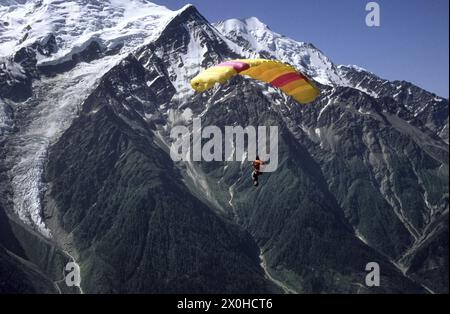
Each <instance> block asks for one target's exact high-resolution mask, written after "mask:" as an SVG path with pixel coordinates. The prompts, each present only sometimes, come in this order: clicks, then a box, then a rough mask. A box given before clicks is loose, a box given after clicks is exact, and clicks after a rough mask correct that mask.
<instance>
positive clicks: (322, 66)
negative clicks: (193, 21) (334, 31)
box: [214, 17, 346, 85]
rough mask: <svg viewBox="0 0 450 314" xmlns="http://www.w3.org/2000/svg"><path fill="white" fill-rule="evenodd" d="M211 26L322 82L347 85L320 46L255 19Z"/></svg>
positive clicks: (248, 46) (225, 22) (251, 48)
mask: <svg viewBox="0 0 450 314" xmlns="http://www.w3.org/2000/svg"><path fill="white" fill-rule="evenodd" d="M214 26H215V27H216V28H217V29H218V30H219V31H220V32H221V33H222V34H224V35H225V36H226V37H227V38H228V39H230V40H233V41H235V42H236V43H238V44H239V45H240V46H241V47H245V48H247V49H249V50H253V51H256V52H258V53H260V54H261V55H262V56H265V57H271V58H276V59H280V60H282V61H284V62H287V63H289V64H292V65H293V66H295V67H297V68H298V69H300V70H302V71H303V72H305V73H307V74H308V75H309V76H310V77H311V78H313V79H315V80H316V81H318V82H319V83H321V84H325V85H346V82H345V80H343V79H342V78H341V76H340V75H339V71H338V69H337V67H336V66H335V65H334V64H333V63H332V62H331V60H330V59H328V58H327V57H326V56H325V55H324V54H323V53H322V52H321V51H320V50H319V49H317V48H315V47H314V46H313V45H311V44H309V43H305V42H301V41H296V40H293V39H291V38H288V37H286V36H283V35H281V34H279V33H277V32H274V31H272V30H270V29H269V28H268V27H267V26H266V25H265V24H264V23H262V22H261V21H260V20H258V19H257V18H254V17H251V18H247V19H242V20H238V19H229V20H225V21H221V22H218V23H216V24H214Z"/></svg>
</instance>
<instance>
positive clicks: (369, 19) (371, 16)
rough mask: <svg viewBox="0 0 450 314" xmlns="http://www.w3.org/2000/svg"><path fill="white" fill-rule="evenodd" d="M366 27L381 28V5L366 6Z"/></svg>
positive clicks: (371, 4)
mask: <svg viewBox="0 0 450 314" xmlns="http://www.w3.org/2000/svg"><path fill="white" fill-rule="evenodd" d="M366 11H369V13H367V15H366V25H367V26H369V27H379V26H380V25H381V24H380V5H379V4H378V3H377V2H374V1H372V2H368V3H367V4H366Z"/></svg>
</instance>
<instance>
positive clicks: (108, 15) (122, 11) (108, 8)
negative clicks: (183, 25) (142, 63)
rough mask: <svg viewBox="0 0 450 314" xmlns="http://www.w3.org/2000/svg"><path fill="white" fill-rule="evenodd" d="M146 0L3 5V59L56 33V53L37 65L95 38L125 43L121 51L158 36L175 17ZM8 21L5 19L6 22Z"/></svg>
mask: <svg viewBox="0 0 450 314" xmlns="http://www.w3.org/2000/svg"><path fill="white" fill-rule="evenodd" d="M189 7H190V5H187V6H185V7H183V8H182V9H180V10H179V11H171V10H169V9H167V8H166V7H164V6H159V5H156V4H153V3H150V2H148V1H143V0H130V1H119V0H105V1H89V0H71V1H62V0H36V1H28V2H25V3H24V4H21V3H16V4H10V5H8V6H1V7H0V20H2V21H4V22H3V25H2V28H1V29H0V57H1V56H9V55H12V54H13V53H14V52H15V51H18V50H19V49H20V48H22V47H27V46H30V45H32V44H34V43H41V44H45V43H46V41H47V40H48V38H49V36H50V35H53V36H54V37H55V41H56V51H55V52H54V53H52V54H50V55H42V54H39V55H38V56H37V59H38V64H39V65H47V64H55V63H60V62H64V61H66V60H68V59H70V58H71V56H72V55H73V54H75V53H78V52H80V51H82V50H83V49H84V48H85V47H87V46H88V45H89V44H90V43H92V42H93V41H95V42H97V43H98V44H99V45H100V46H101V47H104V48H105V49H113V48H115V47H116V46H117V45H119V44H120V45H123V48H122V50H123V52H128V51H131V50H132V49H133V48H135V47H137V46H138V45H140V44H144V43H145V42H148V41H151V40H153V39H155V38H156V37H157V36H158V35H159V33H160V32H161V31H162V30H163V29H164V26H165V25H166V24H167V23H168V22H169V21H170V20H171V19H173V18H174V17H175V16H177V15H178V14H180V12H183V11H184V10H186V9H188V8H189ZM5 22H6V23H5Z"/></svg>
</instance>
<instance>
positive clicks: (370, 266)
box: [366, 262, 380, 287]
mask: <svg viewBox="0 0 450 314" xmlns="http://www.w3.org/2000/svg"><path fill="white" fill-rule="evenodd" d="M366 271H368V272H369V273H368V274H367V275H366V286H367V287H379V286H380V265H379V264H378V263H377V262H370V263H367V265H366Z"/></svg>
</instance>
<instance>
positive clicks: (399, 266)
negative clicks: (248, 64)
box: [0, 0, 448, 293]
mask: <svg viewBox="0 0 450 314" xmlns="http://www.w3.org/2000/svg"><path fill="white" fill-rule="evenodd" d="M0 4H1V6H0V16H1V17H2V19H1V20H2V21H6V23H5V22H3V25H1V26H0V147H1V150H0V154H1V155H2V158H1V159H0V178H1V179H0V224H2V228H1V230H2V233H4V235H3V234H2V237H1V239H2V240H1V241H0V265H1V266H2V267H1V268H0V269H6V270H7V269H13V270H14V271H7V272H5V271H3V272H2V273H0V291H1V292H53V293H58V292H62V293H64V292H76V293H78V292H85V293H135V292H141V293H177V292H178V293H179V292H184V293H214V292H216V293H427V292H436V293H448V100H447V99H443V98H441V97H438V96H436V95H434V94H432V93H429V92H427V91H425V90H423V89H420V88H419V87H417V86H414V85H413V84H411V83H408V82H404V81H393V82H390V81H387V80H384V79H382V78H379V77H377V76H376V75H375V74H373V73H370V72H368V71H366V70H364V69H361V68H359V67H357V66H341V65H335V64H334V63H333V62H332V61H331V60H330V59H329V58H328V57H326V56H325V55H324V54H323V53H322V52H321V51H320V50H319V49H317V48H316V47H314V46H313V45H312V44H308V43H302V42H297V41H295V40H293V39H290V38H287V37H285V36H282V35H280V34H277V33H275V32H273V31H271V30H270V29H269V28H268V26H266V25H265V24H263V23H262V22H260V21H259V20H258V19H257V18H249V19H245V20H237V19H231V20H227V21H223V22H219V23H216V24H211V23H209V22H208V21H207V20H206V19H205V18H204V17H203V16H202V15H201V14H200V13H199V12H198V11H197V9H196V8H195V7H194V6H192V5H187V6H185V7H183V8H182V9H180V10H178V11H171V10H168V9H167V8H165V7H161V6H157V5H154V4H152V3H150V2H147V1H143V0H142V1H141V0H132V1H126V2H125V1H122V2H121V1H117V0H111V1H102V2H98V1H88V0H74V1H57V0H46V1H45V0H42V1H12V0H8V1H1V2H0ZM248 57H263V58H274V59H280V60H282V61H284V62H287V63H290V64H292V65H293V66H295V67H296V68H298V69H299V70H301V71H303V72H304V73H305V74H307V75H308V76H309V77H310V78H311V79H312V80H314V81H315V82H316V83H317V84H318V85H319V86H320V88H321V90H322V92H321V95H320V97H319V98H318V99H317V100H316V101H314V103H312V104H310V105H308V106H299V105H298V104H297V103H295V102H294V101H293V100H292V99H290V98H289V97H287V96H286V95H285V94H283V93H281V92H280V91H278V90H276V89H274V88H271V87H268V86H267V85H265V84H263V83H261V82H256V81H253V80H250V79H247V78H243V77H236V78H233V79H232V80H230V82H228V83H225V84H223V85H221V86H217V87H214V89H213V90H211V91H208V92H204V93H201V94H197V93H194V91H193V90H192V89H191V88H190V85H189V80H190V79H191V78H192V77H193V76H195V75H196V74H197V73H199V72H200V71H201V70H202V69H203V68H205V67H208V66H211V65H214V64H216V63H218V62H220V61H222V60H227V59H231V58H248ZM194 117H200V118H201V121H202V125H203V126H204V127H205V126H208V125H216V126H219V127H220V128H222V129H223V128H224V127H225V126H227V125H241V126H244V127H245V126H247V125H277V126H278V128H279V167H278V169H277V171H276V172H273V173H266V174H264V175H263V176H262V178H261V182H260V186H259V187H258V189H255V188H254V187H253V186H252V185H251V181H250V173H251V169H250V166H249V165H248V164H247V163H241V162H192V161H191V162H173V161H172V159H171V158H170V156H169V148H170V145H171V141H172V139H171V138H170V130H171V129H172V128H173V127H174V126H177V125H185V126H187V127H189V128H190V129H191V130H192V120H193V118H194ZM68 261H75V262H76V263H78V265H79V266H80V268H81V278H82V283H81V286H82V289H72V290H70V289H67V287H65V285H64V283H63V282H62V281H63V280H62V279H63V278H61V277H62V276H63V267H64V265H65V263H67V262H68ZM369 262H377V263H378V264H379V265H380V269H381V286H380V287H367V286H366V285H365V276H366V274H367V272H366V271H365V266H366V264H367V263H369Z"/></svg>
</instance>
